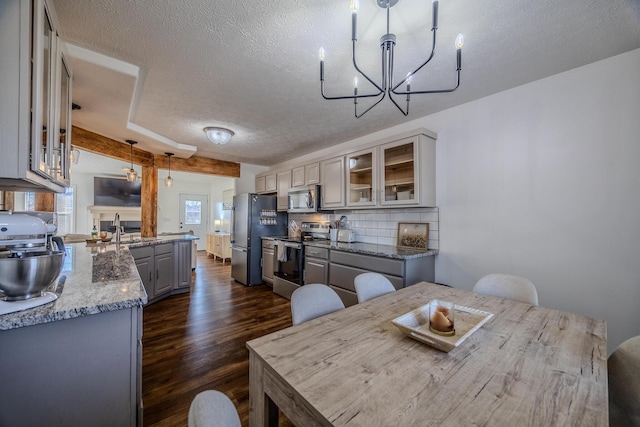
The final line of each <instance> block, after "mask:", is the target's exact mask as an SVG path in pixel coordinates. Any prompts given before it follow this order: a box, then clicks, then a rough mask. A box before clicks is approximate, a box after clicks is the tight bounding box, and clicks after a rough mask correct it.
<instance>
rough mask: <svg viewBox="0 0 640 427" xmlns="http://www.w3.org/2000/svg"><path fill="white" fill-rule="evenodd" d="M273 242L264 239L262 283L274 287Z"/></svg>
mask: <svg viewBox="0 0 640 427" xmlns="http://www.w3.org/2000/svg"><path fill="white" fill-rule="evenodd" d="M275 258H276V255H275V246H274V244H273V240H270V239H262V260H261V263H262V281H263V282H265V283H267V284H269V285H271V286H273V266H274V263H275Z"/></svg>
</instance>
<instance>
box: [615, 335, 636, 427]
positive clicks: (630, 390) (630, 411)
mask: <svg viewBox="0 0 640 427" xmlns="http://www.w3.org/2000/svg"><path fill="white" fill-rule="evenodd" d="M607 368H608V369H607V371H608V375H609V425H610V426H640V335H638V336H635V337H633V338H629V339H628V340H626V341H625V342H623V343H622V344H620V346H619V347H618V348H617V349H616V350H615V351H614V352H613V353H611V356H609V359H608V360H607Z"/></svg>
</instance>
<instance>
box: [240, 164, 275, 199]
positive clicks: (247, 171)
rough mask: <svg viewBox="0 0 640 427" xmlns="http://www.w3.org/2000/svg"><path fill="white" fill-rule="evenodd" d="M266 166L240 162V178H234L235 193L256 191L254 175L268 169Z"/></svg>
mask: <svg viewBox="0 0 640 427" xmlns="http://www.w3.org/2000/svg"><path fill="white" fill-rule="evenodd" d="M268 170H269V168H268V167H266V166H258V165H250V164H245V163H241V164H240V178H236V180H235V190H236V194H244V193H253V192H255V191H256V175H258V174H259V173H262V172H266V171H268Z"/></svg>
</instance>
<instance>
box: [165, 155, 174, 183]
mask: <svg viewBox="0 0 640 427" xmlns="http://www.w3.org/2000/svg"><path fill="white" fill-rule="evenodd" d="M164 154H166V156H167V157H168V158H169V175H167V177H166V178H165V180H164V185H165V186H167V187H171V186H172V185H173V178H171V156H173V153H164Z"/></svg>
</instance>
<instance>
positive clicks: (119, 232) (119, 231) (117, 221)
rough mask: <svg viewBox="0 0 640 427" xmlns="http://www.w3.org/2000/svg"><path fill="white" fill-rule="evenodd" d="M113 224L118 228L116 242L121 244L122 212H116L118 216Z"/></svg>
mask: <svg viewBox="0 0 640 427" xmlns="http://www.w3.org/2000/svg"><path fill="white" fill-rule="evenodd" d="M113 225H114V227H115V228H116V244H119V243H120V235H121V233H122V229H121V228H120V214H118V212H116V217H115V218H114V220H113Z"/></svg>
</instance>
